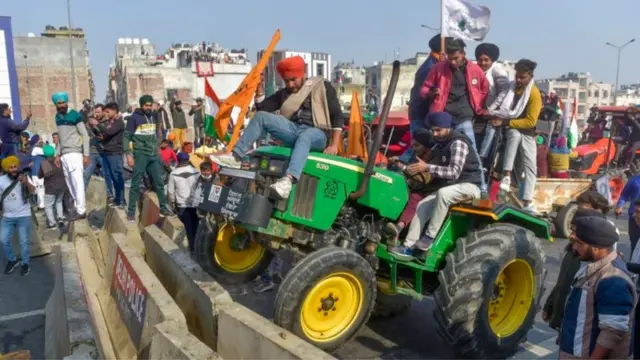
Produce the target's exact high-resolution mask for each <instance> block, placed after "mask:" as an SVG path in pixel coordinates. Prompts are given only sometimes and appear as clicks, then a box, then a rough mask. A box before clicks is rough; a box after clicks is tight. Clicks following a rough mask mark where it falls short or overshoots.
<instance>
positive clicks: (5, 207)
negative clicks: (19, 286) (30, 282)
mask: <svg viewBox="0 0 640 360" xmlns="http://www.w3.org/2000/svg"><path fill="white" fill-rule="evenodd" d="M19 169H20V161H19V160H18V158H17V157H15V156H9V157H7V158H5V159H3V160H2V170H3V171H4V172H5V175H2V176H0V214H1V215H0V216H1V218H2V219H1V220H0V241H1V242H2V247H3V248H4V253H5V255H6V257H7V258H8V260H9V262H8V263H7V266H6V267H5V269H4V273H5V274H11V273H12V272H13V270H15V268H16V267H18V265H19V264H18V258H16V255H15V254H14V253H13V237H14V236H15V234H16V231H17V234H18V242H19V244H20V257H21V261H20V263H21V267H20V275H22V276H24V275H27V274H28V273H29V239H30V236H31V205H30V204H29V200H28V199H29V195H30V194H33V193H34V192H35V190H36V188H35V187H34V186H33V185H31V183H30V182H29V180H28V178H27V176H26V175H24V174H22V173H21V172H20V171H19Z"/></svg>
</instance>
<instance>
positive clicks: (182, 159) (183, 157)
mask: <svg viewBox="0 0 640 360" xmlns="http://www.w3.org/2000/svg"><path fill="white" fill-rule="evenodd" d="M188 161H189V154H187V153H183V152H180V153H178V162H179V163H184V162H188Z"/></svg>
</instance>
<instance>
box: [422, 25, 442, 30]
mask: <svg viewBox="0 0 640 360" xmlns="http://www.w3.org/2000/svg"><path fill="white" fill-rule="evenodd" d="M420 27H423V28H425V29H429V30H431V31H440V28H434V27H431V26H429V25H425V24H422V25H420Z"/></svg>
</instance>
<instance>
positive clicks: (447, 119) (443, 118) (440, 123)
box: [427, 112, 453, 129]
mask: <svg viewBox="0 0 640 360" xmlns="http://www.w3.org/2000/svg"><path fill="white" fill-rule="evenodd" d="M452 122H453V119H452V118H451V114H449V113H448V112H432V113H430V114H429V115H427V123H428V124H429V126H430V127H437V128H441V129H449V128H451V123H452Z"/></svg>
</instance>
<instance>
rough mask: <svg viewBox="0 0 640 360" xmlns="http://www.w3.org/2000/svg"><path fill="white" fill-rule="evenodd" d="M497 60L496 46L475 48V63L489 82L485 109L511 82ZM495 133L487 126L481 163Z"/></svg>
mask: <svg viewBox="0 0 640 360" xmlns="http://www.w3.org/2000/svg"><path fill="white" fill-rule="evenodd" d="M498 58H500V48H499V47H498V46H497V45H495V44H490V43H482V44H480V45H478V47H476V61H477V62H478V65H479V66H480V67H481V68H482V70H484V73H485V74H486V76H487V81H489V95H488V96H487V102H486V105H487V108H489V107H490V106H491V104H493V102H494V101H495V99H496V97H497V96H498V95H499V94H500V93H502V92H506V91H507V90H509V84H510V82H511V79H509V73H508V72H507V70H506V69H505V68H504V67H503V66H502V65H501V64H498V63H497V62H496V61H498ZM495 133H496V128H494V127H493V126H491V125H490V124H487V128H486V130H485V133H484V139H483V140H482V145H481V146H480V151H479V155H480V158H482V159H483V161H484V159H485V158H486V157H487V156H488V155H489V150H490V149H491V143H492V142H493V136H494V135H495Z"/></svg>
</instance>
